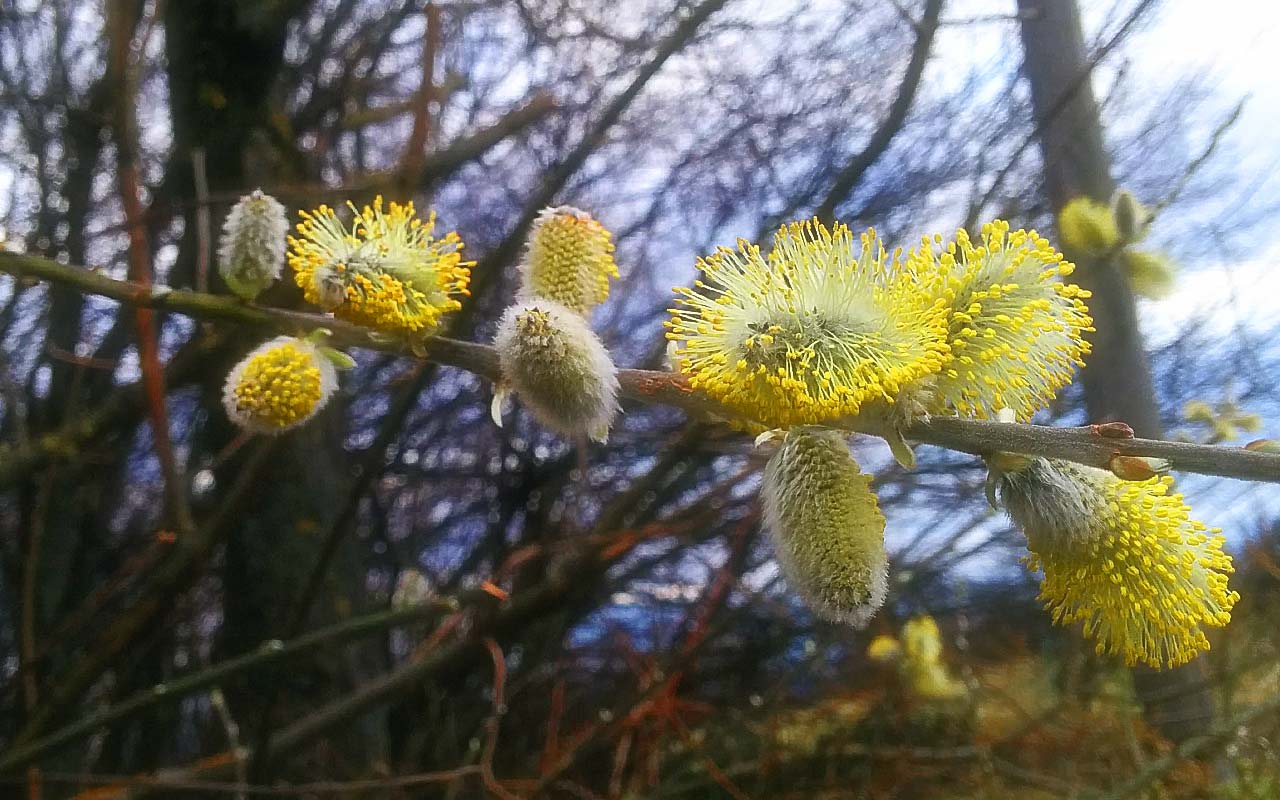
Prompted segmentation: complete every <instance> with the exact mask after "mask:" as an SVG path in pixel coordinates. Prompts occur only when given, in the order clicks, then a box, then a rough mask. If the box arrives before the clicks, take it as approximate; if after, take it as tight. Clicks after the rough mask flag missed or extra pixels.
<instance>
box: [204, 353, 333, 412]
mask: <svg viewBox="0 0 1280 800" xmlns="http://www.w3.org/2000/svg"><path fill="white" fill-rule="evenodd" d="M337 386H338V375H337V370H336V368H335V367H334V364H333V362H332V361H331V360H330V359H329V358H328V357H327V356H325V355H324V353H322V352H321V351H320V348H318V347H316V345H314V344H312V343H311V342H309V341H307V340H305V339H296V338H294V337H292V336H277V337H276V338H274V339H272V340H270V341H268V342H265V343H263V344H261V345H259V346H258V347H257V348H256V349H254V350H253V351H252V352H250V353H249V355H247V356H245V357H244V359H243V360H242V361H241V362H240V363H239V364H236V366H235V367H234V368H232V370H231V373H230V374H229V375H227V381H226V384H225V385H224V386H223V390H222V404H223V406H224V407H225V408H226V410H227V416H228V417H230V418H231V421H232V422H234V423H236V424H237V425H239V426H240V427H242V428H244V429H245V430H248V431H252V432H254V433H269V434H275V433H283V432H284V431H287V430H290V429H292V428H296V427H298V426H299V425H301V424H303V423H304V422H306V421H307V420H309V419H311V418H312V417H314V416H315V415H316V414H317V413H319V411H320V409H322V408H324V406H325V404H326V403H328V402H329V398H330V397H331V396H332V395H333V392H334V390H335V389H336V388H337Z"/></svg>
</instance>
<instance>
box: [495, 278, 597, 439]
mask: <svg viewBox="0 0 1280 800" xmlns="http://www.w3.org/2000/svg"><path fill="white" fill-rule="evenodd" d="M493 343H494V347H495V349H496V350H497V351H498V359H499V363H500V366H501V368H502V383H503V384H505V387H504V388H509V389H510V390H512V391H514V392H515V394H516V396H517V397H519V398H520V400H521V402H522V403H523V404H524V405H525V406H526V407H528V409H529V410H530V411H531V412H532V413H533V415H534V417H535V418H537V420H538V421H539V422H541V423H542V424H543V425H545V426H547V427H548V428H550V429H551V430H553V431H555V432H557V433H560V434H563V435H565V436H576V435H578V434H586V435H587V436H589V437H591V438H592V439H595V440H596V441H601V442H603V441H605V440H606V439H607V437H608V434H609V426H610V425H612V424H613V419H614V417H615V416H616V415H617V413H618V375H617V369H616V368H615V367H614V365H613V359H611V358H610V357H609V351H608V350H606V349H605V347H604V344H602V343H601V342H600V339H599V338H598V337H597V336H596V335H595V333H594V332H593V331H592V330H591V328H590V327H589V326H588V325H587V323H586V321H585V320H584V319H583V318H582V316H581V315H580V314H578V313H576V312H575V311H572V310H571V309H568V308H565V307H564V306H562V305H560V304H559V303H556V302H554V301H552V300H546V299H541V298H532V299H528V300H525V301H522V302H518V303H516V304H515V305H513V306H511V307H510V308H508V309H507V310H506V312H505V313H504V314H503V315H502V320H501V321H500V322H499V323H498V333H497V335H496V336H495V337H494V342H493ZM500 412H501V394H499V396H498V397H496V398H495V417H498V415H499V414H500ZM499 419H500V417H499Z"/></svg>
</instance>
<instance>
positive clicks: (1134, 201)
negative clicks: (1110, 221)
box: [1111, 189, 1151, 244]
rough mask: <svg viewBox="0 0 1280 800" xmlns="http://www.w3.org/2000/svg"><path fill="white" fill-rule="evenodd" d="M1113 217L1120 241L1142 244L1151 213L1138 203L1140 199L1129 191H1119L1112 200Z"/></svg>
mask: <svg viewBox="0 0 1280 800" xmlns="http://www.w3.org/2000/svg"><path fill="white" fill-rule="evenodd" d="M1111 215H1112V216H1113V217H1114V218H1115V221H1116V230H1117V231H1118V232H1119V233H1120V241H1122V242H1124V243H1125V244H1133V243H1134V242H1140V241H1142V238H1143V237H1144V236H1146V235H1147V227H1148V226H1149V225H1150V224H1151V211H1150V210H1149V209H1148V208H1147V207H1146V206H1144V205H1143V204H1142V203H1140V202H1138V198H1136V197H1134V196H1133V192H1130V191H1129V190H1128V189H1121V190H1119V191H1118V192H1116V194H1115V196H1114V197H1112V198H1111Z"/></svg>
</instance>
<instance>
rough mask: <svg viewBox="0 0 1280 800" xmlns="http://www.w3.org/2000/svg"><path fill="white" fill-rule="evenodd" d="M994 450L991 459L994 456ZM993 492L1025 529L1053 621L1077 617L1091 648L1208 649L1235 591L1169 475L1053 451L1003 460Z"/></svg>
mask: <svg viewBox="0 0 1280 800" xmlns="http://www.w3.org/2000/svg"><path fill="white" fill-rule="evenodd" d="M999 460H1000V459H997V461H999ZM996 466H997V467H1000V469H999V475H998V478H997V481H998V483H999V490H1000V497H1001V499H1002V500H1003V502H1004V504H1005V507H1006V508H1007V509H1008V511H1009V514H1010V516H1011V517H1013V519H1014V521H1015V522H1017V523H1018V525H1019V526H1020V527H1021V528H1022V529H1023V530H1024V532H1025V533H1026V535H1027V548H1028V550H1030V551H1031V555H1030V557H1029V558H1028V559H1027V563H1028V566H1029V567H1030V568H1031V569H1039V570H1043V572H1044V579H1043V581H1042V582H1041V592H1040V595H1041V599H1042V600H1043V601H1044V603H1045V605H1046V607H1047V608H1048V610H1049V611H1050V613H1051V614H1052V615H1053V619H1054V621H1055V622H1057V623H1059V624H1063V625H1069V624H1072V623H1075V622H1080V623H1082V624H1083V626H1084V633H1085V635H1086V636H1088V637H1090V638H1093V639H1095V640H1096V641H1097V648H1098V652H1099V653H1113V654H1118V655H1120V656H1122V657H1123V658H1124V659H1125V661H1126V663H1128V664H1130V665H1132V664H1137V663H1144V664H1148V665H1150V666H1153V667H1164V666H1176V665H1178V664H1183V663H1185V662H1187V661H1190V660H1191V659H1192V658H1194V657H1195V656H1196V655H1197V654H1198V653H1200V652H1202V651H1204V650H1207V649H1209V642H1208V639H1207V638H1206V636H1205V633H1204V629H1205V628H1210V627H1220V626H1223V625H1226V624H1227V623H1228V622H1229V621H1230V619H1231V609H1232V607H1233V606H1234V605H1235V603H1236V601H1237V600H1238V599H1239V595H1238V594H1237V593H1236V592H1233V591H1231V590H1230V589H1229V588H1228V586H1227V576H1228V575H1230V574H1231V572H1232V571H1233V568H1232V564H1231V558H1230V556H1229V555H1227V554H1226V553H1225V552H1224V551H1223V545H1224V543H1225V541H1224V539H1223V537H1222V535H1221V531H1220V530H1219V529H1217V528H1213V529H1211V528H1209V527H1207V526H1206V525H1205V524H1204V523H1203V522H1200V521H1198V520H1194V519H1191V516H1190V511H1191V509H1190V508H1188V507H1187V505H1186V504H1185V503H1184V502H1183V500H1182V496H1181V495H1179V494H1171V493H1170V491H1169V490H1170V487H1171V485H1172V483H1173V479H1172V478H1169V477H1167V476H1165V477H1153V478H1151V479H1149V480H1145V481H1124V480H1121V479H1120V478H1118V477H1116V476H1115V475H1113V474H1111V473H1110V472H1105V471H1103V470H1099V469H1094V468H1092V467H1086V466H1082V465H1079V464H1074V463H1072V462H1067V461H1058V460H1055V459H1042V458H1026V457H1013V458H1008V459H1004V463H1000V464H997V465H996Z"/></svg>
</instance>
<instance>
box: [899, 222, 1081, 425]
mask: <svg viewBox="0 0 1280 800" xmlns="http://www.w3.org/2000/svg"><path fill="white" fill-rule="evenodd" d="M935 242H936V243H938V244H941V238H940V237H938V238H936V239H935ZM910 264H911V267H912V269H913V270H915V271H916V272H917V273H918V274H919V275H920V277H921V280H922V281H923V282H924V283H926V285H928V286H929V290H930V293H931V294H932V295H934V296H937V297H941V298H943V300H945V302H946V305H947V308H948V311H949V320H948V329H947V344H948V346H949V349H950V354H951V355H950V358H949V360H948V362H947V364H946V367H945V368H944V369H943V370H942V372H941V374H940V375H938V378H937V382H936V383H935V385H934V392H935V399H934V402H933V403H932V407H931V408H930V410H931V411H935V412H944V411H948V410H954V411H957V412H959V413H960V414H965V415H973V416H977V417H982V418H989V417H994V416H995V415H996V413H997V412H998V411H1000V409H1002V408H1011V409H1013V411H1014V413H1015V414H1016V416H1017V418H1018V419H1019V420H1021V421H1027V420H1029V419H1030V418H1031V415H1032V414H1034V413H1035V412H1036V411H1037V410H1039V409H1040V408H1043V407H1044V406H1045V405H1046V404H1047V403H1048V402H1049V401H1050V400H1052V399H1053V397H1054V396H1055V395H1056V394H1057V392H1058V390H1059V389H1061V388H1062V387H1063V386H1065V385H1067V384H1068V383H1070V382H1071V376H1072V373H1073V372H1074V370H1075V367H1076V366H1083V363H1084V362H1083V360H1082V359H1083V358H1084V356H1085V355H1086V354H1088V352H1089V343H1088V342H1086V341H1085V340H1084V338H1083V334H1084V333H1085V332H1088V331H1092V330H1093V328H1092V327H1091V325H1092V322H1093V321H1092V320H1091V319H1090V317H1089V313H1088V310H1087V309H1086V308H1085V305H1084V303H1083V301H1082V300H1083V298H1087V297H1088V296H1089V293H1088V292H1086V291H1084V290H1082V289H1080V288H1079V287H1077V286H1075V285H1074V284H1066V283H1063V282H1061V281H1060V280H1058V279H1059V278H1065V277H1067V276H1068V275H1070V274H1071V272H1072V269H1073V267H1072V265H1071V264H1070V263H1068V262H1064V261H1063V259H1062V255H1061V254H1060V253H1058V252H1057V251H1055V250H1054V249H1053V247H1052V245H1050V244H1049V242H1048V240H1046V239H1044V238H1043V237H1040V236H1038V235H1036V233H1035V232H1034V231H1031V232H1027V231H1021V230H1019V231H1014V232H1013V233H1010V232H1009V224H1008V223H1007V222H1004V221H1002V220H996V221H995V222H991V223H989V224H987V225H984V226H982V239H981V241H980V243H978V244H977V245H975V244H974V243H973V242H972V241H971V240H970V239H969V236H968V234H966V233H965V231H963V230H960V231H957V232H956V238H955V241H954V242H952V243H950V244H949V245H946V247H945V249H943V250H942V252H941V254H940V255H935V254H934V251H933V248H932V247H931V246H930V243H929V241H928V240H925V241H924V242H923V245H922V246H921V248H920V249H919V250H917V251H915V252H913V253H912V255H911V258H910Z"/></svg>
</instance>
